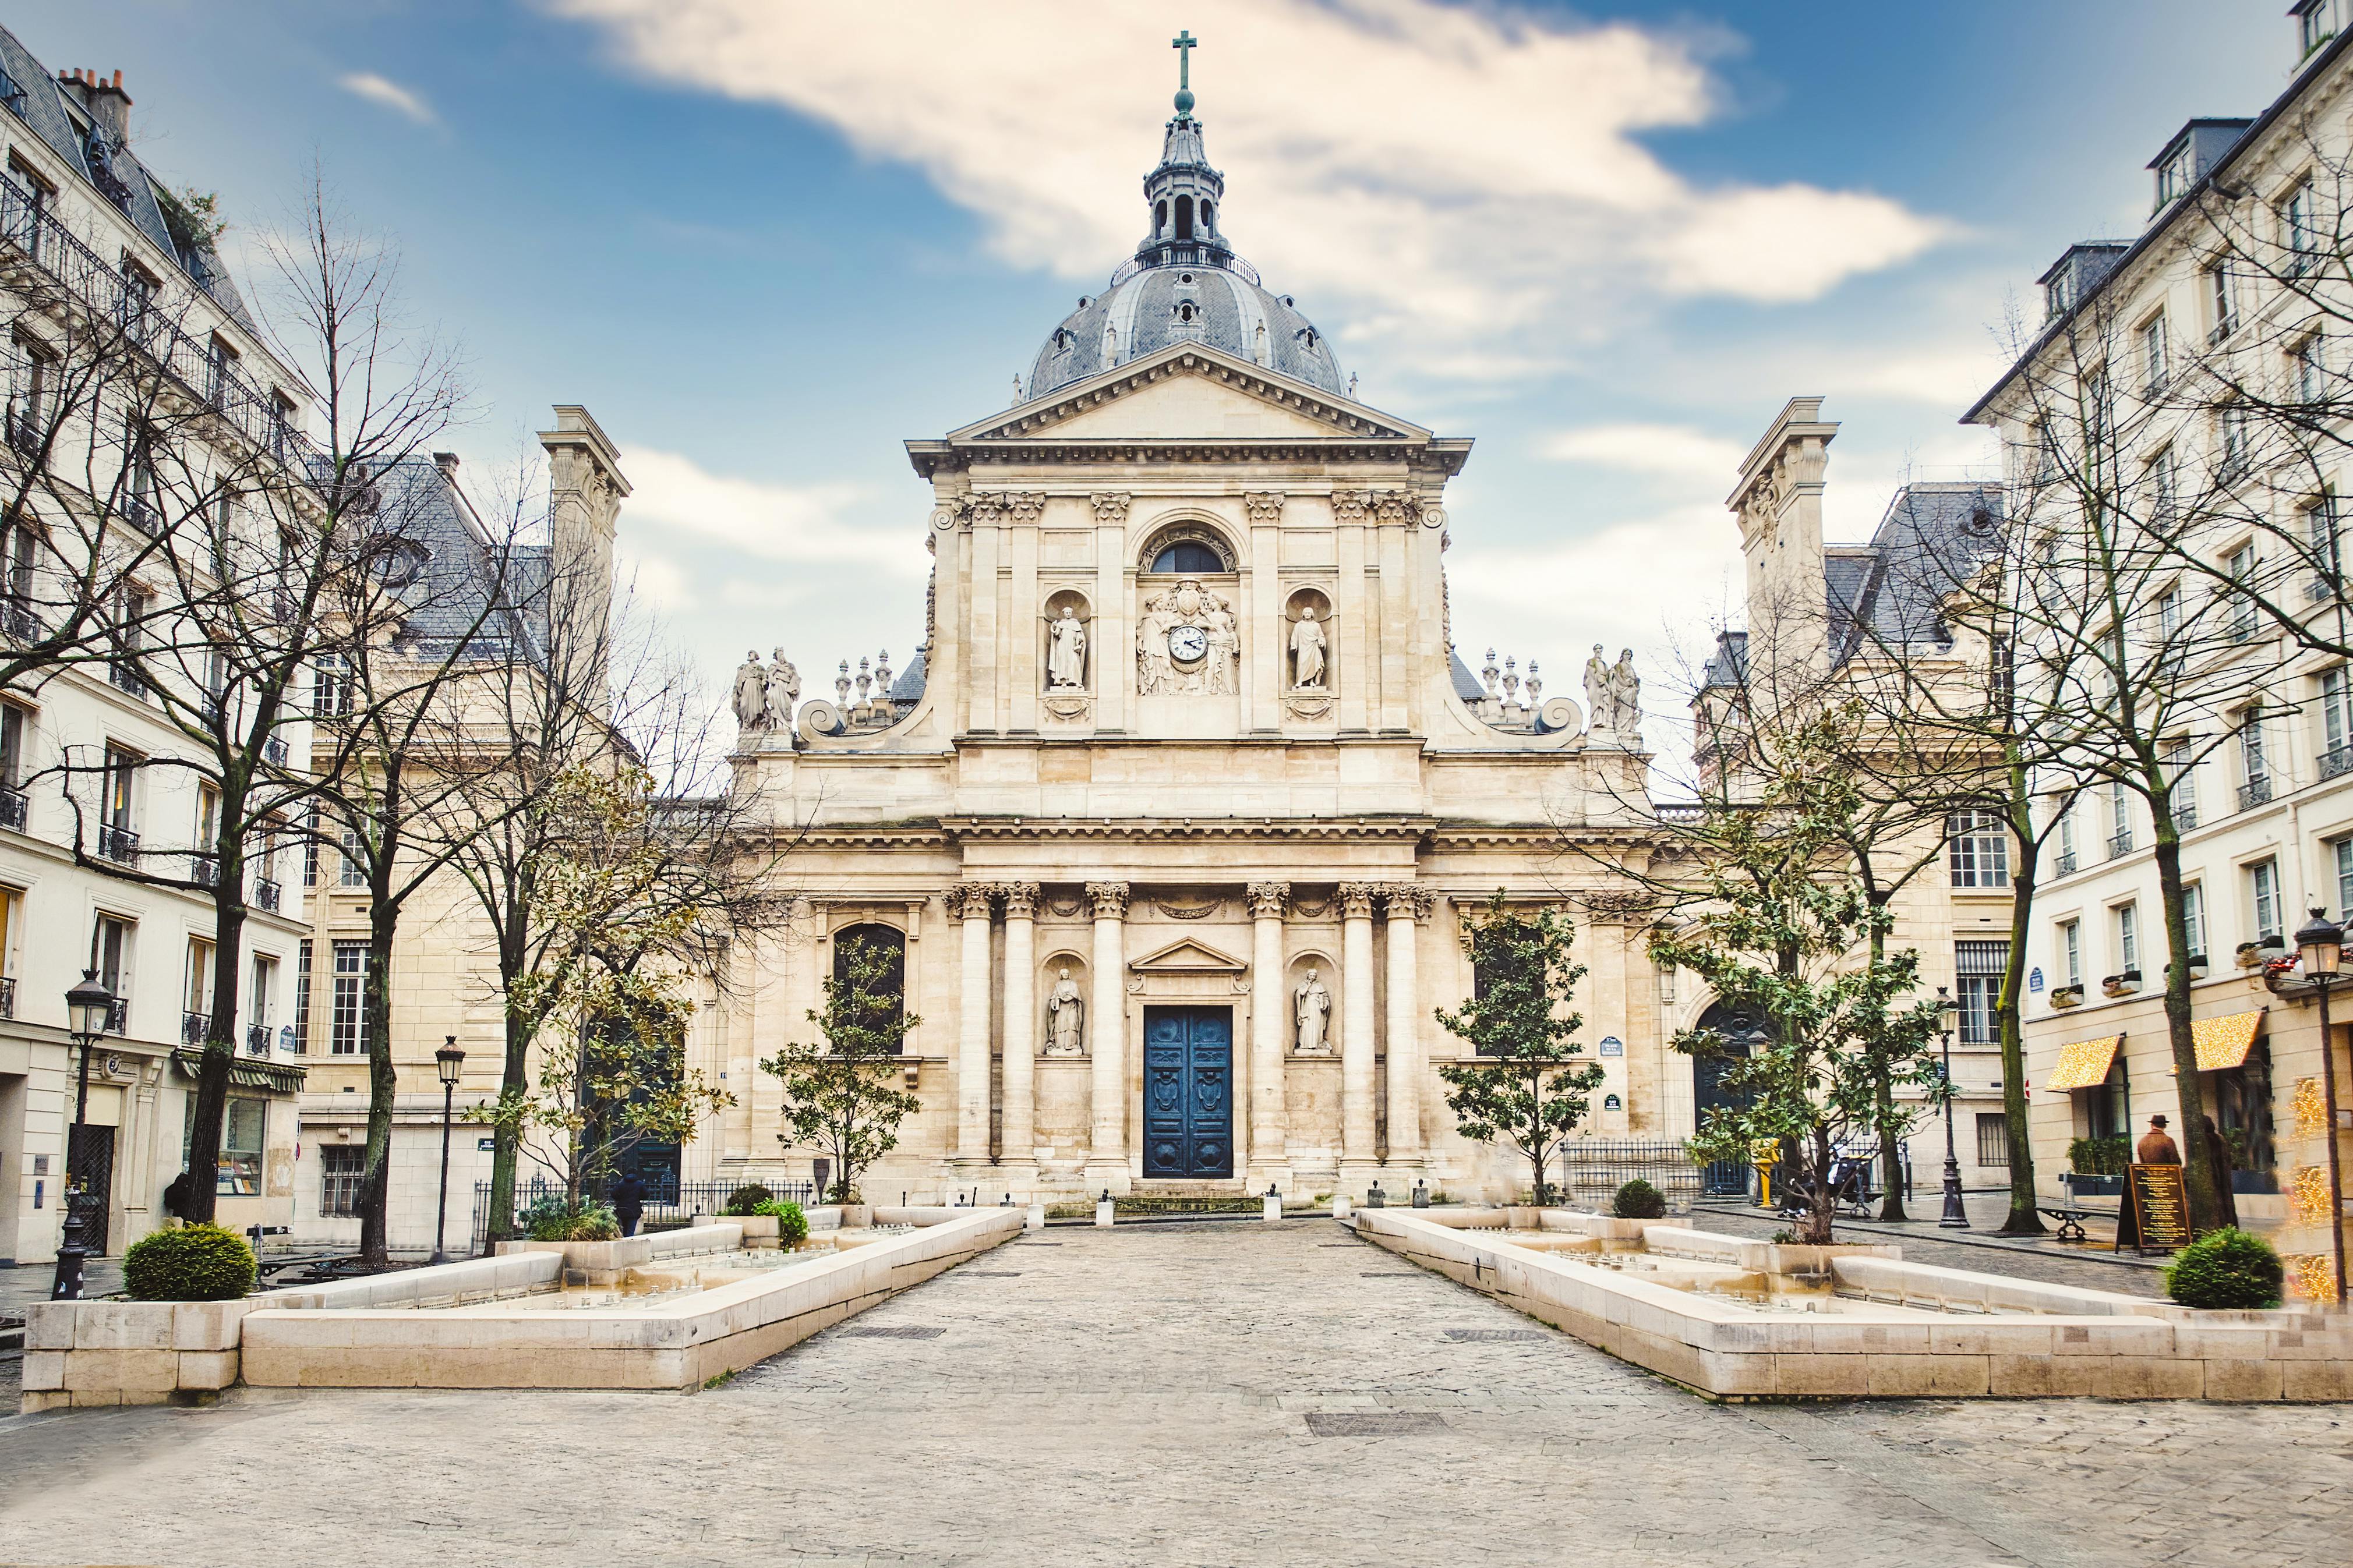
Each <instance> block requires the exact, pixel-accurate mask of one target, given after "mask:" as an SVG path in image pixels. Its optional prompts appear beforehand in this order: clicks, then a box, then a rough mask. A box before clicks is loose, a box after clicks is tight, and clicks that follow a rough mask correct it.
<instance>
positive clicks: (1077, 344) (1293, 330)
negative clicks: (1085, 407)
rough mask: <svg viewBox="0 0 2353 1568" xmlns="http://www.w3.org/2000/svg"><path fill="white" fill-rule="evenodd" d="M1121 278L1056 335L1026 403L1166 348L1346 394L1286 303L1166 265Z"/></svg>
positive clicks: (1318, 342)
mask: <svg viewBox="0 0 2353 1568" xmlns="http://www.w3.org/2000/svg"><path fill="white" fill-rule="evenodd" d="M1121 270H1122V272H1124V273H1125V274H1126V276H1124V277H1123V278H1119V279H1115V280H1114V281H1113V284H1112V287H1111V289H1109V290H1108V291H1107V292H1105V293H1103V294H1102V295H1099V296H1097V297H1096V298H1094V299H1092V300H1081V301H1080V302H1079V308H1078V309H1077V310H1073V311H1071V313H1070V314H1069V315H1068V316H1066V317H1064V318H1063V320H1062V324H1061V325H1060V326H1058V327H1056V328H1055V329H1054V331H1053V333H1052V335H1051V336H1050V337H1049V338H1047V340H1046V344H1045V346H1044V347H1043V348H1041V349H1039V351H1038V360H1037V363H1036V364H1034V365H1033V366H1031V367H1030V371H1029V396H1031V397H1033V398H1035V397H1043V396H1045V395H1047V394H1049V393H1050V392H1052V391H1054V390H1055V389H1056V388H1057V387H1062V386H1068V385H1069V384H1071V383H1072V382H1075V381H1084V380H1085V379H1086V378H1087V377H1089V376H1091V375H1093V374H1097V373H1098V372H1101V371H1105V370H1110V369H1112V368H1113V367H1114V366H1116V365H1122V364H1125V363H1127V362H1128V361H1130V360H1134V359H1140V358H1142V357H1144V356H1145V355H1147V354H1153V353H1158V352H1159V351H1160V350H1162V349H1165V348H1166V347H1168V346H1169V345H1170V344H1172V343H1184V342H1198V343H1207V344H1208V345H1209V346H1210V347H1212V348H1217V349H1222V350H1224V351H1225V352H1226V353H1229V354H1231V355H1233V356H1234V357H1235V358H1236V359H1241V360H1248V361H1250V362H1251V363H1256V364H1262V365H1265V366H1266V367H1267V368H1268V369H1270V370H1272V371H1274V372H1276V373H1277V374H1282V375H1287V376H1289V377H1291V378H1292V379H1293V381H1303V382H1305V383H1307V384H1309V385H1310V386H1314V387H1320V388H1321V389H1323V390H1324V391H1325V392H1329V393H1334V394H1339V393H1342V392H1343V391H1344V390H1345V384H1346V380H1347V378H1346V377H1345V376H1344V375H1343V374H1341V372H1340V362H1339V361H1338V360H1336V359H1335V358H1334V357H1333V355H1332V345H1331V343H1330V342H1328V341H1327V340H1326V339H1325V338H1324V334H1323V333H1322V332H1320V331H1317V330H1316V328H1315V324H1314V322H1312V321H1309V320H1308V319H1307V318H1306V317H1304V316H1303V315H1301V314H1300V313H1299V311H1298V310H1297V309H1296V308H1295V307H1294V306H1293V304H1292V302H1291V300H1290V298H1289V296H1287V295H1276V294H1270V293H1268V292H1267V291H1266V290H1265V289H1262V288H1261V287H1259V285H1258V284H1257V283H1256V282H1255V281H1253V280H1251V279H1249V278H1246V277H1244V276H1243V275H1242V274H1241V273H1240V272H1239V271H1236V270H1234V269H1233V268H1232V266H1231V264H1230V262H1229V264H1228V265H1224V266H1219V265H1215V264H1210V265H1201V264H1198V263H1179V262H1170V263H1167V264H1166V265H1163V266H1157V267H1146V268H1142V269H1140V270H1131V269H1130V268H1122V269H1121Z"/></svg>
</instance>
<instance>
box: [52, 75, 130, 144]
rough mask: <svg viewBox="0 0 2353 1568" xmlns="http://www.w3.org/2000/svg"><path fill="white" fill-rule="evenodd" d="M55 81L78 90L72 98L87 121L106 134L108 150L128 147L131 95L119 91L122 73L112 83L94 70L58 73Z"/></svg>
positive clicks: (115, 76)
mask: <svg viewBox="0 0 2353 1568" xmlns="http://www.w3.org/2000/svg"><path fill="white" fill-rule="evenodd" d="M58 79H60V80H62V81H66V82H69V83H71V84H72V85H73V86H75V87H79V89H81V91H80V92H79V93H77V94H76V95H75V96H76V97H78V98H79V99H80V100H81V101H82V107H83V108H85V109H87V110H90V118H91V119H92V120H95V121H98V123H99V124H100V125H101V126H103V127H105V130H106V140H107V143H108V145H110V146H113V147H128V146H129V145H131V95H130V94H129V93H127V92H125V91H123V90H122V73H121V71H116V72H115V73H114V78H113V79H112V80H111V81H110V80H108V79H106V78H105V77H102V76H100V75H99V74H98V72H96V71H94V70H90V69H88V68H84V69H81V70H78V71H59V72H58Z"/></svg>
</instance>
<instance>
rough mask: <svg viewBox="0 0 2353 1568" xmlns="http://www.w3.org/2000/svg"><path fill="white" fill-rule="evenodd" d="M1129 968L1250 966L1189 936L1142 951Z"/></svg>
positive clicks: (1232, 969)
mask: <svg viewBox="0 0 2353 1568" xmlns="http://www.w3.org/2000/svg"><path fill="white" fill-rule="evenodd" d="M1128 967H1129V968H1130V969H1133V970H1134V971H1135V972H1136V973H1138V974H1172V973H1173V974H1240V973H1244V972H1245V971H1247V970H1248V969H1249V968H1250V965H1249V964H1247V963H1243V962H1242V961H1241V960H1240V959H1239V958H1236V957H1235V956H1234V955H1233V954H1231V953H1229V952H1219V951H1218V950H1217V949H1216V948H1214V947H1211V946H1210V945H1209V944H1208V942H1197V941H1196V940H1194V939H1193V938H1191V937H1189V936H1188V937H1184V938H1182V939H1180V940H1178V941H1176V942H1170V943H1169V944H1168V945H1167V946H1166V947H1164V948H1162V949H1160V950H1159V951H1158V952H1148V953H1145V955H1144V956H1143V957H1142V958H1139V959H1137V960H1135V961H1134V963H1130V964H1129V965H1128Z"/></svg>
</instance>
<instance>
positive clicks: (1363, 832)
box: [811, 816, 1556, 870]
mask: <svg viewBox="0 0 2353 1568" xmlns="http://www.w3.org/2000/svg"><path fill="white" fill-rule="evenodd" d="M1433 826H1435V819H1433V818H1430V817H1426V816H1405V817H1398V816H1389V817H1378V816H1366V817H1358V816H1351V817H1345V818H1337V819H1335V818H1318V817H1291V818H1281V817H1278V818H1273V819H1268V818H1264V817H1261V818H1258V819H1255V820H1253V819H1251V818H1249V817H1240V818H1237V817H1230V816H1196V817H1176V818H1169V817H1160V818H1154V817H1110V818H1102V817H1088V818H1078V817H1067V816H1050V817H1039V816H1008V817H997V816H991V817H970V816H950V817H943V818H941V819H940V827H941V829H942V831H943V832H944V833H945V834H947V835H948V837H950V838H952V839H955V840H960V841H963V842H967V843H972V842H990V843H1004V842H1008V841H1009V842H1017V843H1018V842H1022V841H1027V840H1038V839H1056V838H1089V839H1120V840H1125V841H1127V842H1130V843H1136V844H1167V843H1178V842H1198V841H1204V840H1207V841H1213V842H1224V841H1235V840H1244V841H1247V840H1265V839H1282V840H1290V841H1296V840H1300V839H1308V840H1316V839H1327V840H1328V839H1341V838H1346V839H1374V840H1380V841H1389V840H1396V839H1406V840H1412V841H1419V839H1420V838H1421V837H1422V836H1423V835H1425V834H1427V833H1429V832H1430V830H1431V828H1432V827H1433ZM822 831H823V830H822V829H818V830H813V832H812V834H811V837H817V836H818V835H819V834H821V833H822ZM1530 831H1531V836H1532V837H1536V838H1539V839H1543V838H1547V837H1553V836H1554V835H1555V832H1556V830H1552V829H1546V828H1541V827H1539V828H1534V829H1531V830H1530ZM1396 869H1398V870H1402V869H1404V867H1403V866H1402V865H1400V866H1398V868H1396Z"/></svg>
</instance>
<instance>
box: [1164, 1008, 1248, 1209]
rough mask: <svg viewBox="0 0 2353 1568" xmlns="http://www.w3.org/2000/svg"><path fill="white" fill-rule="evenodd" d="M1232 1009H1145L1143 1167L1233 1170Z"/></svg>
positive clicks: (1185, 1173)
mask: <svg viewBox="0 0 2353 1568" xmlns="http://www.w3.org/2000/svg"><path fill="white" fill-rule="evenodd" d="M1233 1037H1234V1024H1233V1013H1232V1011H1231V1009H1229V1008H1225V1007H1147V1008H1145V1010H1144V1173H1145V1175H1147V1176H1159V1177H1164V1178H1171V1179H1181V1178H1185V1177H1214V1176H1230V1175H1231V1174H1233Z"/></svg>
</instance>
